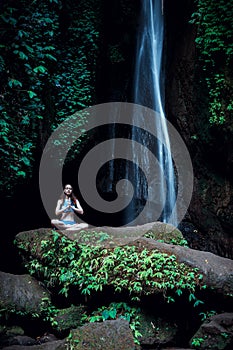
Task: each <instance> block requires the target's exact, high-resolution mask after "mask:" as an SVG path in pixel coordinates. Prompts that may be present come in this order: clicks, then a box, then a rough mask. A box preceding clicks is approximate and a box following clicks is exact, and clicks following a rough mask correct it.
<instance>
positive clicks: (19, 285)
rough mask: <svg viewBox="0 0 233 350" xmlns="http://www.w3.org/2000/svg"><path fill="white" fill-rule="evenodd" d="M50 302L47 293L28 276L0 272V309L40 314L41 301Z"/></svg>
mask: <svg viewBox="0 0 233 350" xmlns="http://www.w3.org/2000/svg"><path fill="white" fill-rule="evenodd" d="M44 298H47V300H50V295H49V293H48V291H47V290H46V289H45V288H44V287H43V286H42V285H41V284H40V283H39V282H38V281H37V280H36V279H35V278H33V277H31V276H30V275H13V274H10V273H6V272H0V308H1V309H2V310H3V311H4V310H6V311H16V312H17V311H21V312H24V313H27V314H33V313H36V314H40V308H41V303H42V299H44Z"/></svg>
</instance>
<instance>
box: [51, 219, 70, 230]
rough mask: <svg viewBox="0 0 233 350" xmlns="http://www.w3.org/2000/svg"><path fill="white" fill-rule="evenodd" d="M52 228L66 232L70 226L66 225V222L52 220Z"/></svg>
mask: <svg viewBox="0 0 233 350" xmlns="http://www.w3.org/2000/svg"><path fill="white" fill-rule="evenodd" d="M51 224H52V226H55V227H56V228H57V229H58V230H66V229H67V228H68V227H70V225H66V224H64V222H62V221H60V220H57V219H52V220H51Z"/></svg>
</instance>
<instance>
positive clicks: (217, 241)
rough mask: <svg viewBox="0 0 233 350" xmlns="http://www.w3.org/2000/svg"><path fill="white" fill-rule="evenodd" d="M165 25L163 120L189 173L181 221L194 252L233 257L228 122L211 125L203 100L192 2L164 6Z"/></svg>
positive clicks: (230, 146)
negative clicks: (189, 229) (192, 235)
mask: <svg viewBox="0 0 233 350" xmlns="http://www.w3.org/2000/svg"><path fill="white" fill-rule="evenodd" d="M165 9H166V20H167V31H166V33H167V46H166V47H167V55H166V56H167V57H166V62H167V65H166V77H167V80H166V107H167V118H168V120H170V121H171V122H172V124H173V125H174V126H175V127H176V128H177V130H178V132H179V133H180V135H181V136H182V138H183V139H184V141H185V143H186V145H187V148H188V150H189V152H190V156H191V159H192V163H193V169H194V177H195V181H194V190H193V197H192V200H191V204H190V207H189V210H188V214H187V217H186V219H187V220H188V221H189V222H191V223H192V224H194V225H195V226H196V227H197V228H198V230H197V232H196V235H197V236H199V239H198V240H197V243H198V248H197V249H200V250H206V251H209V252H212V253H214V254H217V255H220V256H223V257H227V258H231V259H232V258H233V235H232V232H233V186H232V175H231V173H232V170H231V172H230V170H229V169H230V168H231V169H232V122H231V123H229V125H228V124H225V125H224V126H222V125H221V126H213V125H212V126H211V125H210V123H209V121H208V117H206V116H205V110H206V109H207V108H208V106H207V105H208V99H207V98H206V100H204V98H205V97H203V96H205V94H206V91H203V85H202V84H201V83H200V80H201V78H202V79H204V78H203V77H204V74H203V70H202V66H201V64H200V62H199V61H198V60H199V56H198V52H197V50H196V44H195V38H196V31H197V27H196V26H195V25H193V24H190V23H189V21H190V19H191V15H192V13H193V12H194V11H195V2H194V1H193V0H188V1H186V0H181V1H179V2H170V1H166V2H165Z"/></svg>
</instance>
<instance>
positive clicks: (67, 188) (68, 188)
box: [64, 185, 73, 196]
mask: <svg viewBox="0 0 233 350" xmlns="http://www.w3.org/2000/svg"><path fill="white" fill-rule="evenodd" d="M72 191H73V188H72V186H71V185H65V188H64V193H65V194H66V195H67V196H71V194H72Z"/></svg>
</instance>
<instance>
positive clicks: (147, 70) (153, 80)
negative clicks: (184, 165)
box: [132, 0, 177, 225]
mask: <svg viewBox="0 0 233 350" xmlns="http://www.w3.org/2000/svg"><path fill="white" fill-rule="evenodd" d="M163 44H164V15H163V1H161V0H142V1H141V15H140V25H139V29H138V37H137V48H136V64H135V76H134V93H133V102H134V103H136V104H139V105H143V106H146V107H149V108H151V109H153V110H154V111H156V112H157V113H158V115H159V118H156V120H155V123H154V126H153V127H154V128H156V129H157V135H158V136H157V141H156V142H155V143H154V145H153V146H152V147H153V148H154V149H153V152H154V153H155V154H156V158H157V159H158V162H159V164H160V168H159V169H160V171H159V173H157V174H155V179H154V181H153V182H152V183H151V184H147V185H146V186H149V189H148V190H149V191H150V190H151V191H154V192H155V195H154V198H155V200H154V202H156V201H157V202H160V203H164V204H163V210H162V213H161V215H160V218H159V220H160V221H163V222H170V223H172V224H174V225H176V224H177V218H176V213H175V212H173V213H172V210H173V207H174V204H175V200H176V192H175V185H176V181H175V174H174V168H173V163H172V157H171V152H170V142H169V136H168V130H167V123H166V118H165V112H164V76H165V74H164V70H163V51H164V50H163ZM139 117H140V116H139ZM134 118H137V114H136V115H135V116H134ZM145 122H146V121H145ZM133 130H134V131H133V136H132V138H133V139H135V140H139V142H140V143H142V144H145V146H147V145H148V140H145V137H144V135H143V137H142V136H141V135H140V133H141V131H140V130H138V129H133ZM164 145H165V146H164ZM134 158H135V162H137V154H136V153H135V154H134ZM144 162H145V164H144V168H145V169H148V168H150V164H149V163H147V157H146V156H145V157H144ZM135 177H136V179H135V183H136V184H137V192H138V193H137V196H139V197H143V196H144V195H145V192H146V189H145V183H144V182H142V181H141V179H140V178H137V177H138V173H137V172H135ZM150 187H151V188H150ZM152 207H153V206H152ZM152 212H153V208H152ZM171 213H172V216H171ZM149 216H151V214H150V215H149ZM152 216H153V214H152ZM148 219H149V220H153V219H154V218H153V217H149V218H148Z"/></svg>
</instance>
